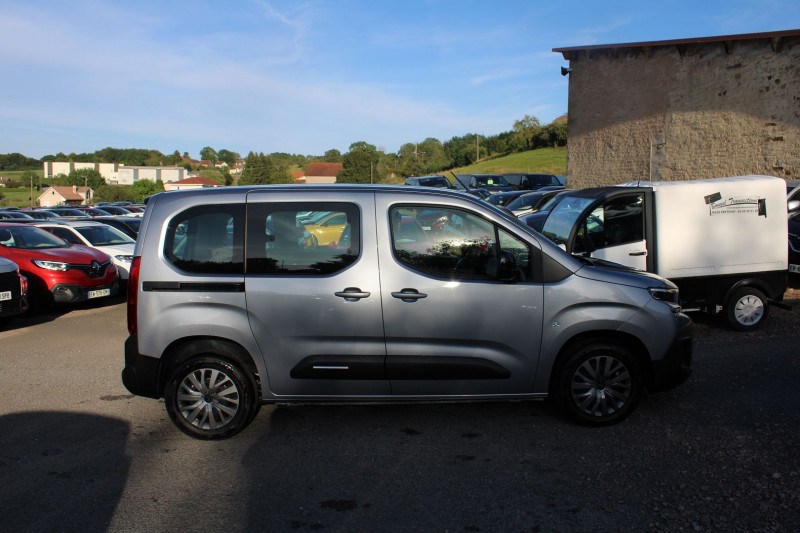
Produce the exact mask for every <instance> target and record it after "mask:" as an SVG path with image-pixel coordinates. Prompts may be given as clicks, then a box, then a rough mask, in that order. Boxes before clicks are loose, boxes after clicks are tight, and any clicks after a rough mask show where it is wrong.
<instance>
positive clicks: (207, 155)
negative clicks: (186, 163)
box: [200, 146, 219, 163]
mask: <svg viewBox="0 0 800 533" xmlns="http://www.w3.org/2000/svg"><path fill="white" fill-rule="evenodd" d="M200 159H202V160H204V161H211V162H212V163H216V162H217V161H218V160H219V156H218V155H217V151H216V150H214V149H213V148H211V147H210V146H205V147H204V148H203V149H202V150H200Z"/></svg>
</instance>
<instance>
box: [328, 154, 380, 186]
mask: <svg viewBox="0 0 800 533" xmlns="http://www.w3.org/2000/svg"><path fill="white" fill-rule="evenodd" d="M342 167H343V168H342V170H340V171H339V173H338V174H337V175H336V181H337V182H338V183H370V182H371V181H372V180H373V179H374V175H373V170H374V167H373V161H372V156H371V155H370V153H369V152H367V151H365V150H355V151H353V150H351V151H349V152H347V153H346V154H344V157H343V158H342Z"/></svg>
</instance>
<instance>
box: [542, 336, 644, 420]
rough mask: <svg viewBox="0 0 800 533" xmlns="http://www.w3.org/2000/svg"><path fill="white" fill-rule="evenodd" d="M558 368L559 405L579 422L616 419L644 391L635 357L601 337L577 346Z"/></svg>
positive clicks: (634, 403)
mask: <svg viewBox="0 0 800 533" xmlns="http://www.w3.org/2000/svg"><path fill="white" fill-rule="evenodd" d="M560 368H561V371H560V374H558V375H557V381H556V391H555V393H556V395H557V398H558V404H559V406H560V407H561V409H562V411H564V412H565V414H567V415H568V416H569V417H570V418H572V419H573V420H575V421H576V422H578V423H579V424H582V425H586V426H606V425H610V424H615V423H617V422H619V421H620V420H622V419H624V418H625V417H627V416H628V415H629V414H630V413H631V412H632V411H633V410H634V409H635V408H636V405H637V404H638V403H639V400H640V399H641V397H642V393H643V391H644V379H643V377H642V371H641V368H640V365H639V362H638V361H637V360H636V357H635V356H634V355H633V354H632V353H631V352H630V351H629V350H628V349H627V348H625V347H624V346H622V345H619V344H617V343H614V342H611V341H607V340H604V339H598V340H596V341H593V342H587V343H583V344H581V345H579V346H576V347H575V348H574V349H573V350H572V352H571V353H570V354H569V355H567V358H566V359H565V360H564V364H563V365H561V367H560Z"/></svg>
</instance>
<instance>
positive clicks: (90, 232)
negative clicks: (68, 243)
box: [75, 225, 136, 246]
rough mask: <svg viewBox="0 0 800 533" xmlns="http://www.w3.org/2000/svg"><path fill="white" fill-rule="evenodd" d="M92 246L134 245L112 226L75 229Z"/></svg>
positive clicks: (131, 240)
mask: <svg viewBox="0 0 800 533" xmlns="http://www.w3.org/2000/svg"><path fill="white" fill-rule="evenodd" d="M75 230H76V231H77V232H78V233H80V234H81V235H83V237H84V238H85V239H86V240H87V241H89V242H90V243H92V246H111V245H114V244H130V243H134V242H136V241H134V240H133V239H131V238H130V237H128V236H127V235H125V234H124V233H122V232H121V231H120V230H118V229H117V228H112V227H111V226H106V225H102V226H83V227H79V228H75Z"/></svg>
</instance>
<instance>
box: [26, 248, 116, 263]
mask: <svg viewBox="0 0 800 533" xmlns="http://www.w3.org/2000/svg"><path fill="white" fill-rule="evenodd" d="M14 251H15V254H16V255H17V256H18V257H20V258H23V257H24V258H26V259H28V260H33V259H42V260H45V261H62V262H65V263H71V264H73V265H88V264H90V263H91V262H92V261H97V262H98V263H103V262H105V261H109V260H111V258H110V257H109V256H108V254H105V253H103V252H101V251H100V250H95V249H93V248H89V247H87V246H81V245H77V244H75V245H72V246H70V247H69V248H43V249H38V250H21V249H16V250H14Z"/></svg>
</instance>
